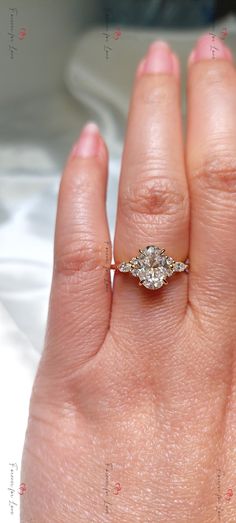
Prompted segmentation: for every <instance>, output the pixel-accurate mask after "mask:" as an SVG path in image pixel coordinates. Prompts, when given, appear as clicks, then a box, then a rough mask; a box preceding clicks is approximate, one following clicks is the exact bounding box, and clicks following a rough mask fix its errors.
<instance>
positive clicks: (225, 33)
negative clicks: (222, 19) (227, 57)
mask: <svg viewBox="0 0 236 523" xmlns="http://www.w3.org/2000/svg"><path fill="white" fill-rule="evenodd" d="M228 34H229V33H228V30H227V27H223V29H222V30H221V31H220V34H219V35H218V38H220V39H221V40H225V38H226V37H227V36H228ZM209 35H211V45H210V49H211V56H212V58H216V51H218V50H219V48H218V47H216V45H215V38H216V36H217V34H216V33H215V32H214V30H213V31H212V32H209Z"/></svg>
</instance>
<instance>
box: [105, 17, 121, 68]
mask: <svg viewBox="0 0 236 523" xmlns="http://www.w3.org/2000/svg"><path fill="white" fill-rule="evenodd" d="M111 13H112V10H111V8H106V9H105V24H106V31H105V32H103V33H102V35H104V36H105V44H104V51H105V56H106V60H108V59H109V58H110V52H111V51H112V47H111V45H112V44H111V41H112V39H113V40H119V38H120V37H121V34H122V32H121V29H120V28H119V27H117V28H116V29H115V31H113V32H111V31H109V22H110V16H111Z"/></svg>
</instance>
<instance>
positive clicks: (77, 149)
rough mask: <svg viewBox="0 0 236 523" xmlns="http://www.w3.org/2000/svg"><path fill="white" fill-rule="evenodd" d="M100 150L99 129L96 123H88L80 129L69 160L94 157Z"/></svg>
mask: <svg viewBox="0 0 236 523" xmlns="http://www.w3.org/2000/svg"><path fill="white" fill-rule="evenodd" d="M99 149H100V141H99V128H98V126H97V124H96V123H94V122H88V123H87V124H86V125H85V126H84V127H83V129H82V131H81V133H80V136H79V139H78V141H77V142H75V144H74V146H73V148H72V150H71V154H70V158H74V157H81V158H88V157H90V156H96V155H97V154H98V152H99Z"/></svg>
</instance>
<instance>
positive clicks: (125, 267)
mask: <svg viewBox="0 0 236 523" xmlns="http://www.w3.org/2000/svg"><path fill="white" fill-rule="evenodd" d="M117 268H118V269H119V271H120V272H129V271H130V269H131V264H130V263H129V262H122V263H120V264H119V265H118V266H117Z"/></svg>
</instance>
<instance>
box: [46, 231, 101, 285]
mask: <svg viewBox="0 0 236 523" xmlns="http://www.w3.org/2000/svg"><path fill="white" fill-rule="evenodd" d="M104 252H105V246H104V245H103V244H98V243H97V242H96V241H92V240H87V239H84V240H81V239H78V237H77V238H76V239H75V240H74V241H73V240H72V241H70V243H69V244H66V245H64V246H63V251H62V252H60V253H57V254H56V256H55V260H54V271H55V273H56V274H61V275H64V276H67V277H68V276H76V275H79V274H80V273H86V272H91V271H94V270H96V269H100V268H101V267H102V266H104V265H105V254H104Z"/></svg>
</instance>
